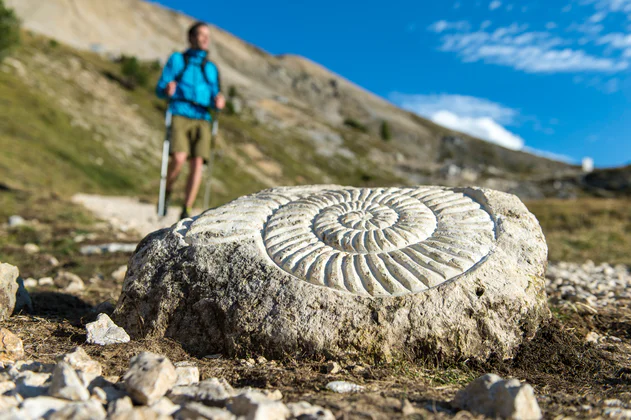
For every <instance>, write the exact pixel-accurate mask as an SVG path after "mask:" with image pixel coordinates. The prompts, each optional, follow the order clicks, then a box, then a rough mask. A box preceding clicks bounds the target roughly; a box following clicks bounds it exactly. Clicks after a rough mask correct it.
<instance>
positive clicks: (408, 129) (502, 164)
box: [7, 0, 568, 183]
mask: <svg viewBox="0 0 631 420" xmlns="http://www.w3.org/2000/svg"><path fill="white" fill-rule="evenodd" d="M7 3H8V5H10V6H11V7H14V8H15V9H16V11H17V12H18V14H19V15H20V17H21V18H22V19H23V21H24V25H25V27H26V28H29V29H31V30H33V31H36V32H39V33H42V34H45V35H46V36H48V37H52V38H55V39H57V40H59V41H61V42H64V43H67V44H69V45H72V46H75V47H77V48H80V49H91V50H93V51H99V52H101V53H106V54H114V55H118V54H121V53H124V54H127V55H135V56H138V57H140V58H143V59H164V58H166V57H167V55H168V54H169V53H170V52H171V51H173V50H181V49H183V48H184V46H185V43H184V34H185V31H186V29H187V27H188V26H189V25H190V24H191V22H192V21H193V19H192V18H191V17H188V16H185V15H182V14H180V13H177V12H174V11H171V10H167V9H165V8H163V7H161V6H159V5H156V4H153V3H148V2H144V1H140V0H110V1H108V2H100V1H97V0H48V1H47V2H45V3H42V2H41V1H38V0H8V2H7ZM211 36H212V47H211V56H212V58H213V60H215V61H216V62H217V63H218V65H219V67H220V69H221V70H222V78H223V80H224V86H234V87H236V88H237V89H238V91H239V93H240V96H241V99H242V100H243V104H244V107H245V108H246V109H250V110H251V111H252V113H253V114H254V117H255V118H256V119H257V120H258V121H259V122H263V123H265V124H266V125H268V126H269V127H271V129H272V130H273V131H275V130H278V129H286V128H288V127H290V128H292V129H296V130H297V131H299V132H301V133H302V135H303V137H304V136H305V135H306V137H307V138H313V137H314V136H315V137H318V138H334V137H336V132H339V131H340V130H342V131H348V130H345V128H344V121H346V120H349V119H352V120H353V121H357V122H359V123H360V124H361V125H363V126H365V127H366V129H367V132H368V136H370V137H375V138H376V137H378V133H379V127H380V125H381V124H382V122H383V121H387V122H388V124H389V126H390V128H391V132H392V135H393V140H392V141H391V145H389V146H388V149H389V151H388V152H384V151H374V152H373V153H372V154H371V160H372V161H373V162H374V163H375V164H377V165H386V166H388V167H389V168H390V169H391V170H392V171H393V172H394V173H396V174H397V175H398V176H399V177H401V178H402V179H404V180H407V182H409V183H418V182H427V181H430V180H431V179H428V174H429V175H432V174H435V173H436V172H437V171H438V170H440V169H441V168H442V167H443V166H444V165H445V164H455V165H457V166H459V167H467V168H468V169H469V171H470V172H471V171H473V172H475V173H477V174H478V175H477V177H476V179H479V178H481V177H482V178H483V177H484V176H485V175H484V172H485V169H486V168H487V167H489V166H490V167H492V169H493V170H495V171H496V172H497V171H498V170H499V171H501V172H502V173H501V176H502V177H503V178H513V177H514V176H517V178H522V177H523V176H524V175H525V176H529V175H531V174H533V173H552V172H555V171H562V170H566V169H567V168H568V165H566V164H563V163H560V162H554V161H550V160H547V159H544V158H541V157H537V156H533V155H530V154H527V153H521V152H515V151H511V150H507V149H503V148H501V147H500V146H497V145H494V144H489V143H486V142H483V141H481V140H478V139H475V138H472V137H470V136H466V135H463V134H461V133H455V132H453V131H452V130H448V129H446V128H443V127H440V126H437V125H435V124H433V123H431V122H429V121H427V120H425V119H423V118H420V117H418V116H416V115H413V114H411V113H409V112H407V111H404V110H401V109H399V108H397V107H395V106H393V105H392V104H390V103H388V102H387V101H385V100H383V99H381V98H379V97H377V96H375V95H373V94H372V93H369V92H367V91H366V90H364V89H362V88H360V87H358V86H356V85H355V84H353V83H351V82H349V81H348V80H345V79H344V78H342V77H340V76H338V75H336V74H334V73H332V72H330V71H329V70H327V69H325V68H323V67H322V66H320V65H318V64H315V63H313V62H311V61H309V60H307V59H304V58H301V57H297V56H292V55H282V56H273V55H270V54H268V53H266V52H264V51H262V50H261V49H259V48H257V47H255V46H253V45H250V44H248V43H246V42H244V41H242V40H240V39H238V38H237V37H235V36H233V35H231V34H229V33H227V32H225V31H223V30H221V29H220V28H217V27H214V26H212V27H211ZM288 116H290V117H289V118H288ZM305 132H306V134H305ZM453 136H456V137H457V138H458V139H459V140H460V143H459V146H458V148H457V150H455V152H456V153H454V148H453V147H452V144H451V143H450V140H449V139H447V143H446V144H445V141H444V139H445V138H449V137H453ZM352 137H354V138H352ZM364 137H365V136H364V135H360V133H352V132H351V133H347V134H345V135H344V138H345V140H346V139H349V140H350V141H351V142H363V141H365V140H364ZM315 142H316V143H317V142H318V140H315ZM334 142H336V140H334ZM337 143H339V141H337ZM445 149H448V150H451V152H450V153H447V154H446V153H445ZM326 153H328V152H326ZM343 153H345V152H344V151H343Z"/></svg>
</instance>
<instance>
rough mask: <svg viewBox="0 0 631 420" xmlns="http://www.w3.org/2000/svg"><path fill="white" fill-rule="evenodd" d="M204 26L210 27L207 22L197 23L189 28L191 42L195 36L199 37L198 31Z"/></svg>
mask: <svg viewBox="0 0 631 420" xmlns="http://www.w3.org/2000/svg"><path fill="white" fill-rule="evenodd" d="M202 26H208V24H207V23H206V22H202V21H197V22H195V23H193V24H192V25H191V27H190V28H188V40H189V41H190V40H191V39H192V38H193V37H195V35H197V30H198V29H199V28H201V27H202Z"/></svg>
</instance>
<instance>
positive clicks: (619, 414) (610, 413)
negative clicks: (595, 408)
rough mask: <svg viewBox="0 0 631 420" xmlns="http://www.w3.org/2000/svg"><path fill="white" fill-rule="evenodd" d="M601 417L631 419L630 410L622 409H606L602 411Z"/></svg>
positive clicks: (620, 419)
mask: <svg viewBox="0 0 631 420" xmlns="http://www.w3.org/2000/svg"><path fill="white" fill-rule="evenodd" d="M603 415H604V416H605V417H609V418H615V419H619V420H629V419H631V410H625V409H622V408H606V409H605V410H604V411H603Z"/></svg>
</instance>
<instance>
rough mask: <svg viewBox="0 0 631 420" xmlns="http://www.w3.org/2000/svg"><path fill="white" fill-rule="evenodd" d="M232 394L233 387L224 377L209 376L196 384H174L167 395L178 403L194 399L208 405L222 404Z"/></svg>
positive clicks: (182, 403)
mask: <svg viewBox="0 0 631 420" xmlns="http://www.w3.org/2000/svg"><path fill="white" fill-rule="evenodd" d="M234 395H235V391H234V389H233V388H232V387H231V386H230V384H229V383H228V382H227V381H226V380H225V379H223V378H221V379H217V378H210V379H206V380H204V381H202V382H200V383H199V384H197V385H196V386H176V387H174V388H173V389H172V390H171V392H169V394H168V397H169V399H170V400H171V401H173V402H174V403H175V404H178V405H185V404H186V403H187V402H191V401H194V402H201V403H203V404H205V405H209V406H223V405H224V404H225V402H226V401H227V400H228V399H229V398H230V397H232V396H234Z"/></svg>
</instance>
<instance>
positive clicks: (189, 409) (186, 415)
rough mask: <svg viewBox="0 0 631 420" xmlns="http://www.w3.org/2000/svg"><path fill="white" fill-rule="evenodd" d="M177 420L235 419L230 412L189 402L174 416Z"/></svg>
mask: <svg viewBox="0 0 631 420" xmlns="http://www.w3.org/2000/svg"><path fill="white" fill-rule="evenodd" d="M175 418H176V419H178V420H200V419H211V420H235V419H236V417H235V415H234V414H232V413H231V412H229V411H227V410H224V409H222V408H218V407H209V406H207V405H204V404H202V403H198V402H190V403H187V404H186V405H185V406H184V407H182V409H181V410H180V411H178V412H177V414H176V417H175Z"/></svg>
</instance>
